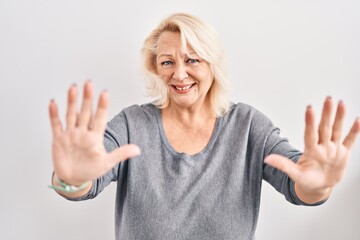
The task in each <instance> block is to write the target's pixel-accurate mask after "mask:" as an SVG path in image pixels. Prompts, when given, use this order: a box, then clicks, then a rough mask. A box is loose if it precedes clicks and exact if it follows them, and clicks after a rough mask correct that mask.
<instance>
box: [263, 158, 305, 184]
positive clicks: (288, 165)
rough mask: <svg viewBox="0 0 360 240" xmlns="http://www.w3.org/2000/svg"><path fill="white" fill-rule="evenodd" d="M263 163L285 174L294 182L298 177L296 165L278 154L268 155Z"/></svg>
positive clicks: (298, 172) (298, 171)
mask: <svg viewBox="0 0 360 240" xmlns="http://www.w3.org/2000/svg"><path fill="white" fill-rule="evenodd" d="M264 162H265V163H266V164H268V165H270V166H272V167H274V168H277V169H279V170H280V171H282V172H284V173H286V174H287V175H288V176H289V177H290V178H291V179H292V180H294V181H295V182H296V181H297V179H298V177H299V175H300V170H299V168H298V166H297V164H296V163H294V162H293V161H291V160H290V159H288V158H286V157H284V156H281V155H278V154H270V155H269V156H267V157H266V158H265V160H264Z"/></svg>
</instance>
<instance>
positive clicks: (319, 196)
mask: <svg viewBox="0 0 360 240" xmlns="http://www.w3.org/2000/svg"><path fill="white" fill-rule="evenodd" d="M294 189H295V193H296V195H297V197H298V198H299V199H300V200H301V201H303V202H304V203H306V204H315V203H318V202H321V201H325V200H327V199H328V198H329V197H330V195H331V192H332V188H327V189H324V190H322V191H314V192H308V191H304V190H302V189H301V188H300V187H299V186H298V185H297V184H296V182H295V185H294Z"/></svg>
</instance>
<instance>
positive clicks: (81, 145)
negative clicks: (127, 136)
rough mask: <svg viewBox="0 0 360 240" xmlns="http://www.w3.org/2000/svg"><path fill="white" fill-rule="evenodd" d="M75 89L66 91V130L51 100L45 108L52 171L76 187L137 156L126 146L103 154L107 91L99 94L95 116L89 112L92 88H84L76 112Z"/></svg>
mask: <svg viewBox="0 0 360 240" xmlns="http://www.w3.org/2000/svg"><path fill="white" fill-rule="evenodd" d="M76 99H77V87H76V86H75V85H72V86H71V87H70V88H69V91H68V106H67V114H66V128H65V129H64V128H63V126H62V123H61V121H60V118H59V114H58V108H57V105H56V103H55V102H54V101H51V103H50V106H49V114H50V121H51V127H52V133H53V142H52V157H53V164H54V171H55V173H56V175H57V176H58V177H59V178H60V179H62V180H63V181H65V182H67V183H69V184H73V185H80V184H81V183H83V182H85V181H89V180H94V179H96V178H98V177H100V176H102V175H104V174H105V173H106V172H108V171H109V170H110V169H111V168H113V167H114V166H115V165H116V164H117V163H119V162H120V161H123V160H126V159H128V158H131V157H133V156H136V155H139V154H140V150H139V148H138V147H137V146H135V145H132V144H129V145H125V146H122V147H120V148H118V149H116V150H114V151H112V152H110V153H107V152H106V150H105V147H104V145H103V138H104V137H103V135H104V131H105V127H106V122H107V110H108V105H109V100H108V94H107V92H105V91H104V92H102V93H101V95H100V98H99V103H98V107H97V110H96V113H95V115H94V114H93V112H92V104H93V85H92V83H91V82H90V81H87V82H86V83H85V85H84V95H83V103H82V107H81V110H80V112H79V113H78V111H77V104H76V102H77V101H76Z"/></svg>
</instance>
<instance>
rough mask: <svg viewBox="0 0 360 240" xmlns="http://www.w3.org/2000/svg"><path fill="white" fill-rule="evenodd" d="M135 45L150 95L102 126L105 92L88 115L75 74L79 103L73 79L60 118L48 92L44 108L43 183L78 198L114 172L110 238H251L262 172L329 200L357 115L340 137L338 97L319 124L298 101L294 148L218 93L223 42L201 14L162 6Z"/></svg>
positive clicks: (302, 199)
mask: <svg viewBox="0 0 360 240" xmlns="http://www.w3.org/2000/svg"><path fill="white" fill-rule="evenodd" d="M143 56H144V66H145V68H146V71H147V73H148V75H149V79H150V84H149V92H150V94H151V95H153V96H155V97H157V100H156V101H155V102H154V103H149V104H144V105H141V106H131V107H129V108H126V109H124V110H123V111H121V112H120V113H119V114H118V115H116V116H115V117H114V118H113V119H112V120H111V121H110V122H109V123H108V124H107V125H106V121H107V109H108V104H109V103H108V102H109V100H108V95H107V93H106V92H103V93H101V95H100V99H99V103H98V107H97V111H96V113H95V115H94V116H93V114H92V102H93V86H92V84H91V82H86V83H85V85H84V96H83V103H82V108H81V110H80V112H79V113H77V110H76V96H77V88H76V86H71V87H70V89H69V92H68V110H67V116H66V128H65V129H63V128H62V124H61V122H60V120H59V117H58V111H57V106H56V103H55V102H54V101H51V103H50V107H49V110H50V119H51V123H52V130H53V151H52V152H53V163H54V176H53V180H52V182H53V188H55V189H56V190H57V191H58V192H59V193H60V194H61V195H63V196H65V197H66V198H68V199H71V200H84V199H89V198H93V197H95V196H96V195H97V194H99V193H100V192H101V191H102V190H103V189H104V188H105V187H106V186H107V185H108V184H109V183H110V182H111V181H117V193H116V210H115V211H116V219H115V220H116V239H252V238H253V236H254V232H255V228H256V223H257V218H258V213H259V204H260V193H261V183H262V180H263V179H265V180H266V181H268V182H269V183H270V184H271V185H273V186H274V188H275V189H276V190H277V191H279V192H280V193H282V194H283V195H284V196H285V198H286V199H287V200H288V201H290V202H291V203H294V204H302V205H318V204H321V203H323V202H324V201H326V199H328V197H329V196H330V193H331V191H332V189H333V187H334V186H335V185H336V183H338V182H339V181H340V179H341V178H342V175H343V173H344V171H345V168H346V164H347V161H348V159H349V155H350V148H351V146H352V145H353V143H354V142H355V138H356V136H357V135H358V133H359V131H360V120H359V119H357V120H356V121H355V123H354V125H353V127H352V128H351V130H350V132H349V134H348V135H347V136H346V137H345V140H344V141H343V142H341V132H342V125H343V121H344V115H345V105H344V103H343V102H339V103H338V105H337V110H336V116H335V120H334V123H333V124H331V122H332V121H331V117H330V116H331V113H332V111H333V100H332V99H331V98H330V97H328V98H327V99H326V100H325V103H324V108H323V112H322V116H321V121H320V124H319V127H318V128H317V127H316V126H315V121H314V111H313V109H312V108H311V107H310V106H309V107H308V108H307V110H306V128H305V150H304V151H303V152H300V151H298V150H296V149H294V148H293V147H292V146H291V145H289V143H288V142H287V141H286V140H285V139H283V138H281V137H280V136H279V129H278V128H276V127H275V126H273V124H272V123H271V121H270V120H269V119H268V118H267V117H265V116H264V115H263V114H261V113H260V112H258V111H257V110H255V109H254V108H252V107H250V106H248V105H245V104H240V103H239V104H233V103H230V102H229V101H228V99H227V95H226V88H227V78H226V75H225V73H224V70H223V69H224V68H223V55H222V50H221V48H220V44H219V43H218V40H217V37H216V34H215V33H214V31H213V30H212V29H211V28H210V27H209V26H208V25H206V24H205V23H204V22H202V21H200V20H199V19H197V18H195V17H193V16H190V15H187V14H174V15H172V16H170V17H169V18H167V19H165V20H164V21H163V22H162V23H161V24H160V25H159V26H158V27H157V28H156V29H155V30H154V31H153V32H152V33H151V34H150V36H149V37H148V38H147V39H146V40H145V43H144V48H143ZM104 132H105V134H104ZM140 149H141V154H140ZM125 160H128V161H125ZM60 179H61V180H60Z"/></svg>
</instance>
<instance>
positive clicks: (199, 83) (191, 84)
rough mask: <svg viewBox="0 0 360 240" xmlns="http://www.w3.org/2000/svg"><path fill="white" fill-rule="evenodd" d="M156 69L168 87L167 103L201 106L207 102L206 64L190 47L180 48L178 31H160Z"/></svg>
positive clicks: (210, 78)
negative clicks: (168, 101) (168, 98)
mask: <svg viewBox="0 0 360 240" xmlns="http://www.w3.org/2000/svg"><path fill="white" fill-rule="evenodd" d="M156 70H157V74H158V76H159V77H160V78H161V79H162V80H163V81H164V82H165V83H166V84H167V85H168V87H169V97H170V105H169V106H170V107H171V106H174V104H175V105H177V106H179V107H185V108H187V107H195V106H200V107H201V106H203V105H204V104H207V103H209V98H208V97H207V93H208V91H209V89H210V87H211V85H212V82H213V79H214V76H213V74H212V72H211V69H210V66H209V64H208V62H206V61H205V60H203V59H201V58H200V57H199V56H198V55H197V54H196V53H195V52H194V50H193V49H192V48H191V47H189V46H188V47H187V48H186V49H185V51H184V49H183V48H182V44H181V40H180V33H178V32H163V33H162V34H161V35H160V38H159V40H158V51H157V57H156Z"/></svg>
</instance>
